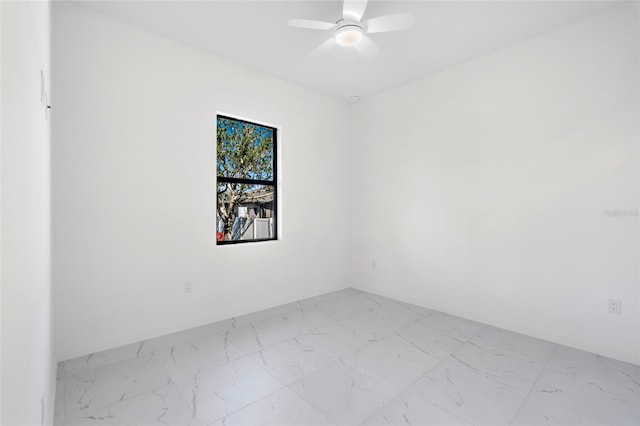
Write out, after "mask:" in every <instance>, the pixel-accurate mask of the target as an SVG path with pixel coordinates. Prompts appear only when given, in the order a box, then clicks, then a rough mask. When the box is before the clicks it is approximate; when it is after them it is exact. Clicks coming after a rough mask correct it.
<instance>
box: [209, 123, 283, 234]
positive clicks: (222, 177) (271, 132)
mask: <svg viewBox="0 0 640 426" xmlns="http://www.w3.org/2000/svg"><path fill="white" fill-rule="evenodd" d="M277 135H278V132H277V129H275V128H273V127H269V126H264V125H261V124H256V123H251V122H249V121H245V120H240V119H237V118H232V117H226V116H223V115H218V117H217V131H216V147H217V161H216V163H217V175H218V182H217V194H218V195H217V196H218V199H217V207H216V211H217V212H216V213H217V217H216V240H217V242H218V244H234V243H243V242H251V241H266V240H275V239H276V235H277V228H276V226H277V222H276V215H277V202H276V201H277V194H276V191H277V188H276V182H277V176H276V170H277V168H276V146H277V139H278V138H277Z"/></svg>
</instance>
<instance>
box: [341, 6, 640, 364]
mask: <svg viewBox="0 0 640 426" xmlns="http://www.w3.org/2000/svg"><path fill="white" fill-rule="evenodd" d="M638 40H639V33H638V4H637V3H629V4H625V5H622V6H620V7H617V8H615V9H613V10H611V11H610V12H607V13H605V14H603V15H599V16H594V17H592V18H588V19H586V20H583V21H579V22H576V23H574V24H571V25H568V26H565V27H563V28H560V29H558V30H555V31H552V32H549V33H546V34H543V35H541V36H539V37H536V38H533V39H530V40H527V41H525V42H522V43H519V44H517V45H513V46H511V47H508V48H505V49H502V50H499V51H496V52H494V53H492V54H490V55H486V56H483V57H481V58H478V59H475V60H473V61H470V62H467V63H463V64H460V65H458V66H455V67H452V68H450V69H447V70H444V71H442V72H440V73H438V74H435V75H432V76H428V77H426V78H423V79H421V80H420V81H417V82H414V83H411V84H408V85H406V86H403V87H400V88H398V89H395V90H391V91H389V92H386V93H383V94H381V95H379V96H376V97H374V98H371V99H369V100H366V101H364V102H362V103H359V104H356V105H353V106H352V111H351V113H352V118H353V126H354V127H353V132H352V133H353V135H354V140H353V144H352V150H351V158H352V161H353V162H354V167H353V168H352V174H351V182H352V185H351V219H350V221H351V222H350V238H351V242H352V246H351V259H352V261H353V262H352V263H353V265H352V269H351V280H352V285H353V286H355V287H358V288H362V289H364V290H368V291H371V292H374V293H378V294H382V295H386V296H390V297H394V298H398V299H401V300H405V301H408V302H412V303H416V304H420V305H424V306H428V307H432V308H435V309H439V310H443V311H446V312H450V313H453V314H457V315H461V316H463V317H467V318H470V319H474V320H479V321H483V322H486V323H490V324H494V325H497V326H500V327H504V328H507V329H512V330H516V331H519V332H523V333H526V334H529V335H533V336H539V337H542V338H545V339H549V340H552V341H555V342H559V343H563V344H567V345H571V346H574V347H578V348H582V349H586V350H589V351H594V352H597V353H601V354H604V355H608V356H611V357H614V358H618V359H622V360H626V361H630V362H635V363H640V314H639V299H640V295H639V281H638V278H639V274H638V258H639V249H638V246H639V241H638V217H637V216H635V217H633V216H631V217H608V216H607V215H606V214H607V211H609V210H616V209H617V210H630V212H628V213H631V214H633V211H634V210H635V212H637V209H638V198H639V195H638V194H639V175H638V170H639V168H638V160H639V157H638V145H639V130H638V128H639V109H638V103H639V102H638V100H639V89H640V87H639V83H638V79H639V75H640V74H639V71H640V70H639V67H638ZM636 214H637V213H636ZM372 261H375V262H376V267H375V269H374V268H373V265H372ZM608 298H617V299H622V315H620V316H617V315H611V314H608V313H607V299H608Z"/></svg>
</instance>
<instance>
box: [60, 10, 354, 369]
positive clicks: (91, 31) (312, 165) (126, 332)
mask: <svg viewBox="0 0 640 426" xmlns="http://www.w3.org/2000/svg"><path fill="white" fill-rule="evenodd" d="M53 9H54V12H53V16H54V20H53V23H54V25H53V26H54V28H53V48H52V54H53V58H54V62H53V64H52V66H53V84H52V87H53V89H54V96H55V101H56V104H55V117H54V122H53V123H52V126H53V129H52V132H53V144H54V146H55V149H54V151H53V163H52V167H53V201H54V202H53V232H54V233H53V240H54V243H53V253H54V255H53V280H54V285H55V288H56V308H57V310H56V312H57V314H56V321H57V345H58V346H57V350H58V353H59V359H66V358H70V357H75V356H79V355H84V354H87V353H90V352H93V351H98V350H103V349H107V348H110V347H114V346H118V345H122V344H126V343H131V342H134V341H137V340H140V339H144V338H149V337H152V336H155V335H161V334H165V333H168V332H172V331H176V330H180V329H184V328H187V327H191V326H196V325H200V324H204V323H208V322H211V321H214V320H218V319H222V318H228V317H230V316H232V315H236V314H242V313H247V312H250V311H254V310H258V309H262V308H266V307H269V306H272V305H277V304H281V303H285V302H290V301H294V300H297V299H300V298H304V297H310V296H313V295H316V294H320V293H325V292H329V291H332V290H336V289H339V288H343V287H346V286H347V275H348V264H347V262H348V259H347V253H348V248H347V247H348V244H347V216H346V215H347V213H346V210H345V205H346V204H347V202H348V185H347V178H348V172H347V170H348V169H347V163H346V161H347V159H346V155H344V153H345V152H346V151H345V150H346V149H347V148H346V144H347V125H348V123H347V117H346V115H347V106H346V105H345V104H343V103H341V102H339V101H336V100H332V99H330V98H327V97H324V96H321V95H318V94H314V93H312V92H310V91H307V90H303V89H301V88H298V87H296V86H293V85H290V84H287V83H285V82H282V81H280V80H276V79H274V78H271V77H269V76H267V75H264V74H261V73H258V72H254V71H252V70H250V69H247V68H244V67H241V66H239V65H236V64H233V63H231V62H228V61H225V60H223V59H220V58H216V57H214V56H211V55H208V54H205V53H203V52H200V51H197V50H195V49H191V48H189V47H186V46H184V45H181V44H178V43H175V42H172V41H169V40H167V39H164V38H161V37H159V36H157V35H153V34H151V33H148V32H145V31H142V30H139V29H136V28H134V27H131V26H128V25H126V24H123V23H119V22H116V21H113V20H111V19H109V18H106V17H103V16H100V15H97V14H94V13H93V12H90V11H87V10H85V9H82V8H80V7H77V6H75V5H70V4H60V3H56V4H54V6H53ZM217 111H219V112H224V113H227V114H234V115H238V116H241V117H245V118H248V119H254V120H259V121H262V122H266V123H269V124H273V125H276V126H279V127H280V128H281V132H280V136H281V140H280V153H281V161H280V164H281V166H282V172H281V194H282V200H281V201H282V203H281V206H282V208H281V213H280V214H281V219H283V222H282V226H281V231H282V239H281V240H280V241H277V242H268V243H256V244H243V245H234V246H220V247H217V246H216V242H215V203H216V199H215V186H214V185H215V116H216V112H217ZM311 224H319V225H320V226H318V227H317V228H315V229H314V227H312V226H310V225H311ZM187 280H188V281H192V282H193V293H192V294H187V295H185V294H183V282H184V281H187Z"/></svg>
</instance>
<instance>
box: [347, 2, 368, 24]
mask: <svg viewBox="0 0 640 426" xmlns="http://www.w3.org/2000/svg"><path fill="white" fill-rule="evenodd" d="M367 1H368V0H344V3H343V5H342V16H343V17H344V18H349V19H353V20H354V21H356V22H360V21H362V15H364V10H365V9H366V8H367Z"/></svg>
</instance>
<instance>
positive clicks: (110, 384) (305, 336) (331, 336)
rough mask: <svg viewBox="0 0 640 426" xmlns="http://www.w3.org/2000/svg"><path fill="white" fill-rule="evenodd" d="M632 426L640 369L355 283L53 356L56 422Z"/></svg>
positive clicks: (638, 404) (639, 397)
mask: <svg viewBox="0 0 640 426" xmlns="http://www.w3.org/2000/svg"><path fill="white" fill-rule="evenodd" d="M543 424H544V425H575V424H583V425H640V367H638V366H634V365H631V364H626V363H623V362H620V361H615V360H612V359H608V358H604V357H601V356H598V355H594V354H591V353H586V352H582V351H578V350H575V349H571V348H568V347H564V346H560V345H556V344H553V343H549V342H546V341H543V340H539V339H534V338H531V337H527V336H524V335H520V334H516V333H512V332H509V331H506V330H501V329H498V328H495V327H492V326H487V325H484V324H480V323H476V322H473V321H468V320H465V319H462V318H458V317H454V316H451V315H447V314H444V313H441V312H436V311H432V310H429V309H424V308H420V307H417V306H414V305H409V304H405V303H401V302H397V301H394V300H391V299H387V298H383V297H379V296H375V295H372V294H369V293H365V292H361V291H358V290H354V289H346V290H341V291H338V292H334V293H329V294H326V295H322V296H318V297H314V298H311V299H306V300H301V301H299V302H295V303H291V304H288V305H283V306H279V307H276V308H272V309H268V310H265V311H261V312H256V313H253V314H249V315H245V316H242V317H237V318H232V319H229V320H225V321H220V322H217V323H213V324H209V325H205V326H202V327H197V328H194V329H190V330H185V331H182V332H179V333H174V334H171V335H167V336H162V337H159V338H155V339H151V340H148V341H144V342H140V343H136V344H132V345H127V346H123V347H119V348H115V349H111V350H108V351H105V352H101V353H96V354H92V355H89V356H85V357H81V358H76V359H72V360H68V361H64V362H61V363H60V364H59V366H58V380H57V391H56V414H55V425H56V426H63V425H66V426H80V425H118V426H126V425H131V426H145V425H171V426H179V425H180V426H181V425H193V426H196V425H198V426H200V425H215V426H236V425H242V426H244V425H247V426H258V425H274V426H288V425H291V426H311V425H345V426H346V425H349V426H350V425H354V426H355V425H371V426H372V425H414V426H417V425H543Z"/></svg>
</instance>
